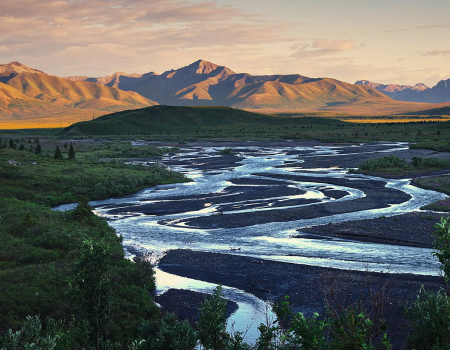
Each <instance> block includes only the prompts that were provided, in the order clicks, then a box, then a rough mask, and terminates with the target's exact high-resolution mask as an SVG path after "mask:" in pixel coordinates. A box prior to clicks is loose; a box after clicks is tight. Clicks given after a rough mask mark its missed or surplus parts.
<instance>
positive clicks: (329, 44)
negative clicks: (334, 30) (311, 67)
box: [291, 39, 366, 57]
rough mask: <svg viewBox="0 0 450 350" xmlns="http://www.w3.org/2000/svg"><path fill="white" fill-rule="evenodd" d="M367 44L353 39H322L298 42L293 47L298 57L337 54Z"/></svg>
mask: <svg viewBox="0 0 450 350" xmlns="http://www.w3.org/2000/svg"><path fill="white" fill-rule="evenodd" d="M365 46H366V44H364V43H360V44H356V43H355V42H354V41H353V40H332V39H320V40H315V41H314V42H312V43H311V44H298V45H296V46H293V47H291V48H292V49H293V50H296V53H295V54H294V56H297V57H319V56H328V55H335V54H338V53H340V52H345V51H351V50H355V49H358V48H362V47H365Z"/></svg>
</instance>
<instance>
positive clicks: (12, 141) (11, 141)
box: [9, 139, 16, 149]
mask: <svg viewBox="0 0 450 350" xmlns="http://www.w3.org/2000/svg"><path fill="white" fill-rule="evenodd" d="M9 148H11V149H16V144H15V143H14V140H13V139H11V140H9Z"/></svg>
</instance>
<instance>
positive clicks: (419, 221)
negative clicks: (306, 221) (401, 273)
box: [294, 212, 441, 248]
mask: <svg viewBox="0 0 450 350" xmlns="http://www.w3.org/2000/svg"><path fill="white" fill-rule="evenodd" d="M440 216H441V214H439V213H431V212H412V213H408V214H403V215H397V216H392V217H380V218H376V219H371V220H357V221H348V222H344V223H340V224H328V225H319V226H312V227H306V228H302V229H299V231H300V232H301V234H299V235H296V236H294V237H295V238H299V239H302V238H311V236H308V235H305V233H306V234H314V235H318V236H325V237H336V238H344V239H349V240H357V241H363V242H372V243H383V244H395V245H402V246H410V247H424V248H431V247H432V242H433V240H434V238H433V233H434V231H435V230H436V229H435V228H434V227H433V226H434V225H435V224H436V222H438V221H439V218H440Z"/></svg>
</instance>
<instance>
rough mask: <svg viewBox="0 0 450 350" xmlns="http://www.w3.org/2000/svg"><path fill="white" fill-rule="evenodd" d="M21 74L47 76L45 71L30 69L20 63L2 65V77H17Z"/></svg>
mask: <svg viewBox="0 0 450 350" xmlns="http://www.w3.org/2000/svg"><path fill="white" fill-rule="evenodd" d="M21 73H37V74H45V73H44V72H43V71H41V70H38V69H34V68H30V67H28V66H26V65H24V64H22V63H20V62H17V61H14V62H10V63H7V64H0V76H10V75H17V74H21Z"/></svg>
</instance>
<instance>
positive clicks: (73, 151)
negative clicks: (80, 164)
mask: <svg viewBox="0 0 450 350" xmlns="http://www.w3.org/2000/svg"><path fill="white" fill-rule="evenodd" d="M64 146H65V147H64V148H66V147H67V146H66V144H64ZM68 159H69V160H72V159H75V150H74V148H73V145H72V143H70V147H69V154H68Z"/></svg>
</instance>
